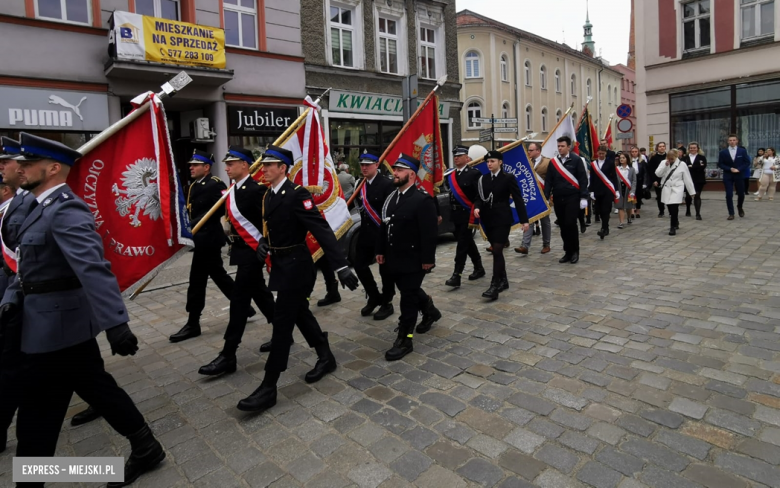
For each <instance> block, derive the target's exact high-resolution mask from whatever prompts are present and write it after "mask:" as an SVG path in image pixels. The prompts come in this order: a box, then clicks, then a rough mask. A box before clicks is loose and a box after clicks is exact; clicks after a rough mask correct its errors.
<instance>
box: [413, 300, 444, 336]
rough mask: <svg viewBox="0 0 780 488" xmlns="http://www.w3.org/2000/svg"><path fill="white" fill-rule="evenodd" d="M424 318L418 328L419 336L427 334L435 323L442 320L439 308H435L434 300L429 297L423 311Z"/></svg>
mask: <svg viewBox="0 0 780 488" xmlns="http://www.w3.org/2000/svg"><path fill="white" fill-rule="evenodd" d="M422 313H423V316H422V321H421V322H420V325H418V326H417V333H418V334H425V333H426V332H428V331H429V330H431V326H433V323H434V322H436V321H438V320H439V319H440V318H441V312H440V311H439V309H438V308H436V307H434V306H433V298H432V297H431V296H430V295H428V302H427V303H426V304H425V306H424V307H423V310H422Z"/></svg>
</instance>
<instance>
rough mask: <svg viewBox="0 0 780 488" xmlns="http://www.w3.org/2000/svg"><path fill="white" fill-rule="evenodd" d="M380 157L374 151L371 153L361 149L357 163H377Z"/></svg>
mask: <svg viewBox="0 0 780 488" xmlns="http://www.w3.org/2000/svg"><path fill="white" fill-rule="evenodd" d="M381 156H382V155H381V154H379V153H378V152H376V151H372V150H369V149H363V154H361V155H360V159H359V160H358V162H359V163H360V164H374V163H378V162H379V158H380V157H381Z"/></svg>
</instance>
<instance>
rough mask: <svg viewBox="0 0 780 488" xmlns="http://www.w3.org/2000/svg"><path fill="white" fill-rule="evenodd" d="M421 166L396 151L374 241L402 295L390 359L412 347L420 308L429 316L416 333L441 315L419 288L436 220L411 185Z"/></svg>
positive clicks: (431, 261) (430, 257) (432, 260)
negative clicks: (392, 188)
mask: <svg viewBox="0 0 780 488" xmlns="http://www.w3.org/2000/svg"><path fill="white" fill-rule="evenodd" d="M419 167H420V162H419V161H418V160H417V159H415V158H413V157H412V156H409V155H406V154H400V155H399V156H398V160H397V161H396V162H395V164H393V184H394V185H395V187H396V190H395V191H394V192H393V193H391V194H390V196H389V197H387V200H386V201H385V204H384V206H383V209H382V227H381V228H380V235H379V239H378V240H377V243H376V260H377V262H378V263H379V264H385V265H387V267H388V270H389V271H390V273H391V274H392V276H393V281H394V282H395V284H396V285H397V286H398V291H399V292H400V293H401V317H400V318H399V319H398V337H397V338H396V340H395V342H394V343H393V347H392V348H390V349H389V350H388V351H387V352H386V353H385V359H387V360H388V361H397V360H399V359H401V358H403V357H404V356H406V355H407V354H409V353H410V352H412V351H413V350H414V345H413V343H412V339H413V337H414V327H415V324H416V322H417V313H418V312H419V311H420V310H422V311H423V315H424V316H425V315H427V316H428V317H429V319H428V320H426V319H425V318H423V322H422V323H420V325H419V326H418V327H417V332H418V333H420V334H422V333H425V332H428V330H430V328H431V325H432V324H433V322H435V321H437V320H439V318H441V312H439V310H438V309H436V307H434V306H433V299H431V297H430V296H429V295H428V294H426V293H425V291H423V289H422V288H421V287H422V282H423V279H424V278H425V274H426V273H427V272H428V271H430V270H431V269H433V267H434V266H435V264H436V237H437V234H438V232H437V230H436V226H437V225H438V224H437V216H436V208H435V206H434V203H433V199H431V197H430V196H429V195H428V194H427V193H425V191H424V190H422V189H417V188H415V180H416V179H417V171H418V170H419Z"/></svg>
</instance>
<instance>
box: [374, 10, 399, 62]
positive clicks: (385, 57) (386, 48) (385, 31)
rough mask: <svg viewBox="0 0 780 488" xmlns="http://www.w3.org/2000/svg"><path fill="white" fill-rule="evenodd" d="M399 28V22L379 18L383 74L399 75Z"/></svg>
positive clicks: (380, 60) (380, 59) (380, 58)
mask: <svg viewBox="0 0 780 488" xmlns="http://www.w3.org/2000/svg"><path fill="white" fill-rule="evenodd" d="M398 28H399V26H398V21H396V20H393V19H388V18H385V17H379V29H378V31H377V32H378V33H379V70H380V71H381V72H382V73H391V74H394V75H397V74H399V71H398V50H399V49H398Z"/></svg>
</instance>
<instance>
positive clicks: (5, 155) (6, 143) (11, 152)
mask: <svg viewBox="0 0 780 488" xmlns="http://www.w3.org/2000/svg"><path fill="white" fill-rule="evenodd" d="M2 146H3V152H2V153H0V159H13V158H15V157H17V156H19V154H20V153H21V152H22V145H21V144H19V141H16V140H14V139H11V138H10V137H5V136H3V138H2Z"/></svg>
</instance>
